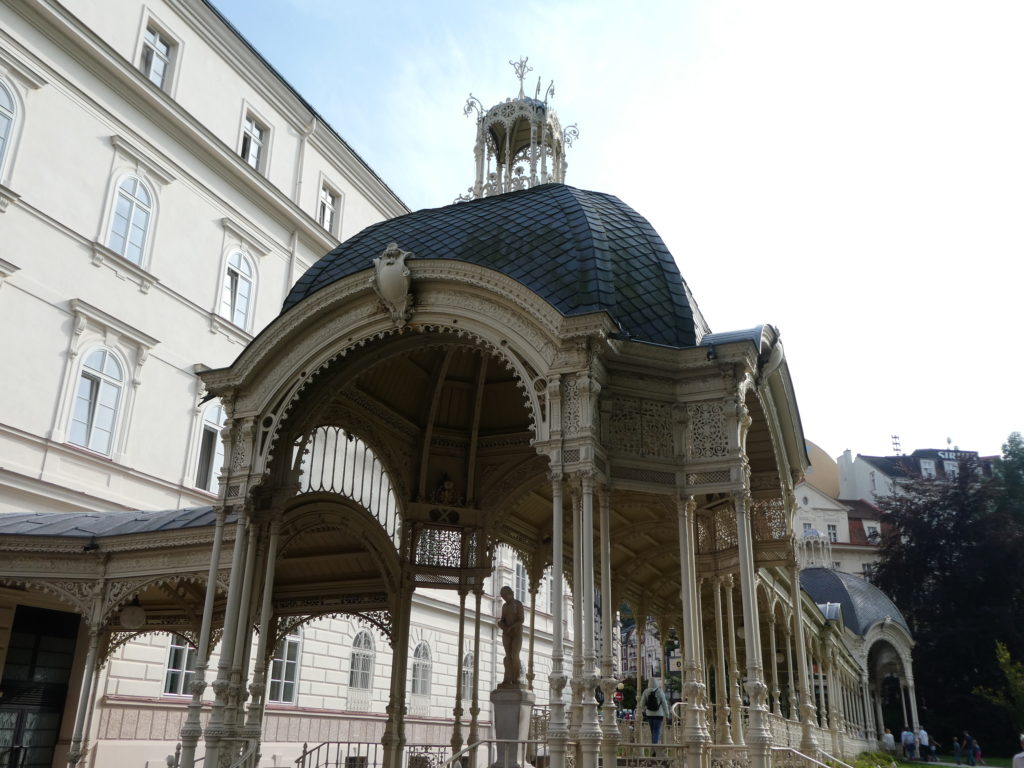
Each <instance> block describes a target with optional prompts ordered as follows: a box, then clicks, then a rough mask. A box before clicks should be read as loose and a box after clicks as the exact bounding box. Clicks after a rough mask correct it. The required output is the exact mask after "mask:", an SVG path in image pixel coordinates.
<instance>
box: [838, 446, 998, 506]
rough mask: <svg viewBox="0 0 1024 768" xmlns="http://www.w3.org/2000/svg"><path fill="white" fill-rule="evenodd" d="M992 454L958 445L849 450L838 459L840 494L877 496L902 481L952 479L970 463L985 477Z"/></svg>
mask: <svg viewBox="0 0 1024 768" xmlns="http://www.w3.org/2000/svg"><path fill="white" fill-rule="evenodd" d="M993 458H994V457H992V456H979V455H978V452H977V451H961V450H959V449H956V448H952V449H939V448H923V449H918V450H916V451H914V452H913V453H911V454H909V455H906V456H904V455H899V456H864V455H862V454H859V453H858V454H857V456H856V457H854V456H853V455H852V454H851V452H850V451H849V450H847V451H844V452H843V455H842V456H840V457H839V459H838V467H839V495H840V497H841V498H844V499H867V500H872V499H877V498H879V497H883V496H891V495H892V494H893V493H895V492H896V491H897V489H898V487H899V484H900V483H901V482H906V481H908V480H914V479H918V478H923V479H925V480H940V481H942V480H951V479H953V478H955V477H956V474H957V473H958V472H959V471H960V466H961V462H965V461H966V462H967V463H968V464H969V465H971V466H972V467H973V471H975V472H977V473H978V474H979V475H980V476H982V477H991V476H992V461H993Z"/></svg>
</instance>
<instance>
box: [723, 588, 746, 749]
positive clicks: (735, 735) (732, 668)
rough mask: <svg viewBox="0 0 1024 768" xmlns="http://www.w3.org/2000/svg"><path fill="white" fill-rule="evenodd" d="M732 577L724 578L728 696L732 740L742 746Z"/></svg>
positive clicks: (740, 701) (741, 719)
mask: <svg viewBox="0 0 1024 768" xmlns="http://www.w3.org/2000/svg"><path fill="white" fill-rule="evenodd" d="M732 585H733V580H732V576H731V575H730V576H726V577H725V581H724V582H723V586H724V587H725V610H726V613H727V614H728V619H729V695H730V698H731V700H732V713H731V714H732V739H733V741H734V742H735V743H737V744H743V743H744V741H743V714H742V713H743V699H742V698H740V665H739V657H738V656H737V654H736V612H735V611H734V610H733V605H732Z"/></svg>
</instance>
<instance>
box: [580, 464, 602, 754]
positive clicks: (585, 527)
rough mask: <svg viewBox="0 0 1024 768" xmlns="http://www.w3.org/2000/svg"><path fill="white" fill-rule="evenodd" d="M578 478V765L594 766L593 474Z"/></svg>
mask: <svg viewBox="0 0 1024 768" xmlns="http://www.w3.org/2000/svg"><path fill="white" fill-rule="evenodd" d="M580 480H581V482H582V486H583V498H582V502H583V504H582V510H581V512H580V523H581V525H580V530H579V535H578V536H577V537H576V543H578V544H579V545H581V546H580V548H581V549H582V550H583V553H582V554H583V556H582V563H581V565H582V566H583V573H582V579H581V581H582V586H583V605H582V606H578V608H579V612H580V613H581V614H583V622H582V629H583V642H582V645H583V669H582V674H581V675H580V684H581V694H582V697H581V698H582V705H583V711H582V718H581V720H580V752H581V757H582V766H581V768H596V766H597V753H598V749H599V747H600V742H601V725H600V723H599V722H598V720H597V699H595V698H594V691H595V688H596V687H597V683H598V681H599V680H600V677H599V676H598V672H597V656H596V653H595V648H594V630H595V625H594V606H595V600H594V478H593V477H592V476H591V475H590V474H589V473H587V472H584V473H582V476H581V478H580Z"/></svg>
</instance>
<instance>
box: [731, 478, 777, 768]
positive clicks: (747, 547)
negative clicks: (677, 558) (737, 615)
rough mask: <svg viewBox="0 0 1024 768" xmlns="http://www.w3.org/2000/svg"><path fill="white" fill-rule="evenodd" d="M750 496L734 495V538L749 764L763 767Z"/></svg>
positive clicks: (765, 739) (764, 711)
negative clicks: (744, 667)
mask: <svg viewBox="0 0 1024 768" xmlns="http://www.w3.org/2000/svg"><path fill="white" fill-rule="evenodd" d="M749 509H750V496H749V495H747V494H746V493H743V494H739V495H738V496H737V497H736V539H737V548H738V554H739V559H740V599H741V600H742V602H743V630H744V642H745V644H746V646H747V648H746V651H747V652H746V657H747V684H746V686H745V687H746V691H747V698H748V699H749V700H750V710H749V718H750V719H749V721H748V723H747V734H746V735H747V744H748V745H749V746H750V748H751V749H750V758H751V763H752V765H753V768H766V766H767V765H768V751H769V749H770V748H771V741H772V734H771V731H770V730H768V717H767V715H768V707H767V704H766V702H767V700H768V686H766V685H765V684H764V667H763V665H762V662H761V630H760V626H759V620H758V611H757V591H756V586H755V573H754V541H753V536H752V535H751V528H750V513H749Z"/></svg>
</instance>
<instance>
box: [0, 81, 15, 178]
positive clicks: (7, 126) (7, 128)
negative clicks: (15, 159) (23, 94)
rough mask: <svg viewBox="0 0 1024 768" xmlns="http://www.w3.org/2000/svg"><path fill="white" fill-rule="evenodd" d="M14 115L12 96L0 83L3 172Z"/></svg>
mask: <svg viewBox="0 0 1024 768" xmlns="http://www.w3.org/2000/svg"><path fill="white" fill-rule="evenodd" d="M16 114H17V110H16V109H15V104H14V95H13V94H12V93H11V92H10V91H9V90H8V89H7V86H6V85H4V84H3V83H2V82H0V170H3V167H4V160H5V159H6V156H7V148H8V147H9V146H10V143H11V137H12V136H13V134H14V119H15V117H16Z"/></svg>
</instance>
